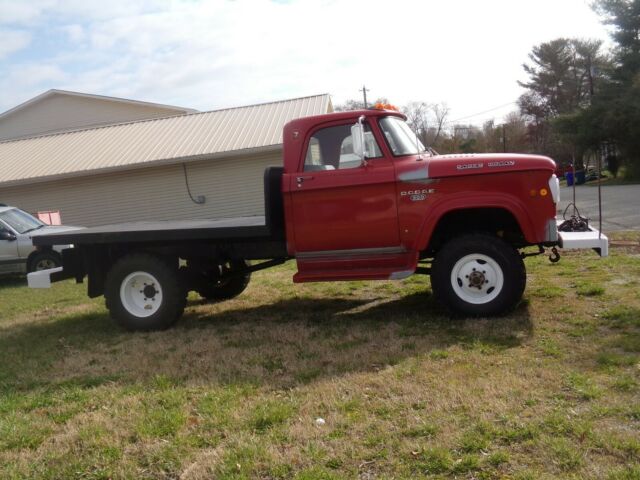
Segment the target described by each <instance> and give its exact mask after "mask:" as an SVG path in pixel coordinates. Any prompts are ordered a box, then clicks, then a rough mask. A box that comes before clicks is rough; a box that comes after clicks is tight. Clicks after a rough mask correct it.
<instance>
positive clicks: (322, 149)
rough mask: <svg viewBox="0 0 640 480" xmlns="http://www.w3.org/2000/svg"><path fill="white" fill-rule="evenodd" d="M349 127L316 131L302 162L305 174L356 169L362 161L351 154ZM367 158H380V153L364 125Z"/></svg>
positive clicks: (351, 143) (369, 131)
mask: <svg viewBox="0 0 640 480" xmlns="http://www.w3.org/2000/svg"><path fill="white" fill-rule="evenodd" d="M351 125H352V124H347V125H338V126H335V127H327V128H323V129H321V130H318V131H317V132H315V133H314V134H313V136H312V137H311V139H310V140H309V146H308V147H307V156H306V158H305V162H304V170H305V172H310V171H318V170H342V169H346V168H357V167H359V166H361V165H362V159H360V158H359V157H358V156H357V155H355V154H354V153H353V140H352V138H351ZM365 144H366V147H367V158H376V157H381V156H382V153H381V151H380V147H379V146H378V143H377V142H376V139H375V138H374V136H373V133H372V132H371V129H370V128H369V126H368V125H365Z"/></svg>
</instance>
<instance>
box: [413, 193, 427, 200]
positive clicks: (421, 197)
mask: <svg viewBox="0 0 640 480" xmlns="http://www.w3.org/2000/svg"><path fill="white" fill-rule="evenodd" d="M426 198H427V196H426V195H425V194H424V193H416V194H413V195H411V196H410V197H409V200H411V201H412V202H421V201H422V200H425V199H426Z"/></svg>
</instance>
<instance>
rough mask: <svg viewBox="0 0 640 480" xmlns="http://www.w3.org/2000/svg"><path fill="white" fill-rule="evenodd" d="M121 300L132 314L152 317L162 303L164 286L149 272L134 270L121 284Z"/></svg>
mask: <svg viewBox="0 0 640 480" xmlns="http://www.w3.org/2000/svg"><path fill="white" fill-rule="evenodd" d="M120 301H121V302H122V306H123V307H124V308H125V310H127V312H129V313H130V314H131V315H134V316H136V317H150V316H151V315H153V314H154V313H156V312H157V311H158V310H159V309H160V306H161V305H162V287H161V286H160V283H159V282H158V280H157V279H156V278H155V277H154V276H153V275H151V274H150V273H147V272H133V273H130V274H129V275H127V276H126V277H125V279H124V280H123V281H122V283H121V284H120Z"/></svg>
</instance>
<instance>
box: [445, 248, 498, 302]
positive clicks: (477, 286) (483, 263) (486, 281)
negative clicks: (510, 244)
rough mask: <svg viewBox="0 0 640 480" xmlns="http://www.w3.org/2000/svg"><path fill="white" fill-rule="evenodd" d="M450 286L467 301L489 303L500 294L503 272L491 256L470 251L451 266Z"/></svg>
mask: <svg viewBox="0 0 640 480" xmlns="http://www.w3.org/2000/svg"><path fill="white" fill-rule="evenodd" d="M451 286H452V287H453V291H454V292H456V295H458V297H460V298H461V299H462V300H464V301H465V302H467V303H473V304H475V305H480V304H483V303H489V302H490V301H492V300H494V299H495V298H496V297H497V296H498V295H500V292H501V291H502V287H503V286H504V274H503V273H502V268H500V265H498V262H496V261H495V260H494V259H493V258H491V257H488V256H486V255H482V254H480V253H472V254H471V255H466V256H464V257H462V258H461V259H460V260H458V261H457V262H456V264H455V265H454V266H453V269H452V270H451Z"/></svg>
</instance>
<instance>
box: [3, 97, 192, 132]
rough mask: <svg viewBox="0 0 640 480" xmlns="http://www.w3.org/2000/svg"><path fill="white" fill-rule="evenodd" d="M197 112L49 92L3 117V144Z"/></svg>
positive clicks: (13, 109) (150, 104)
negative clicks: (10, 140) (38, 136)
mask: <svg viewBox="0 0 640 480" xmlns="http://www.w3.org/2000/svg"><path fill="white" fill-rule="evenodd" d="M194 112H196V110H193V109H191V108H182V107H174V106H171V105H161V104H157V103H149V102H139V101H137V100H128V99H124V98H115V97H105V96H102V95H90V94H87V93H78V92H68V91H65V90H49V91H47V92H45V93H43V94H41V95H38V96H37V97H34V98H32V99H31V100H28V101H26V102H24V103H21V104H20V105H18V106H17V107H14V108H12V109H11V110H7V111H6V112H4V113H2V114H0V141H3V140H8V139H15V138H23V137H32V136H34V135H44V134H49V133H56V132H62V131H65V130H74V129H77V128H83V127H95V126H98V125H108V124H113V123H119V122H130V121H133V120H143V119H149V118H158V117H169V116H172V115H184V114H185V113H194Z"/></svg>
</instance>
